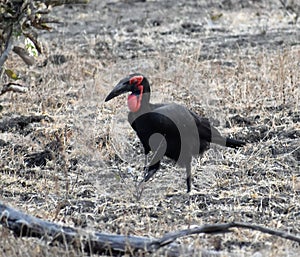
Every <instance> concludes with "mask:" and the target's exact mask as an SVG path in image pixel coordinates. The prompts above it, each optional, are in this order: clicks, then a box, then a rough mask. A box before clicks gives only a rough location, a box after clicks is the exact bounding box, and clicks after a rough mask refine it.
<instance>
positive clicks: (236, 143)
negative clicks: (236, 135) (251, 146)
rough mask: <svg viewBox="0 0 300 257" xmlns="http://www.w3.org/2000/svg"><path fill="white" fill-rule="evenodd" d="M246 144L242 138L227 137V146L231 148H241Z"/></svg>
mask: <svg viewBox="0 0 300 257" xmlns="http://www.w3.org/2000/svg"><path fill="white" fill-rule="evenodd" d="M244 145H246V143H245V142H243V141H240V140H236V139H232V138H228V137H227V138H226V146H227V147H231V148H239V147H242V146H244Z"/></svg>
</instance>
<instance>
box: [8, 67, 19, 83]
mask: <svg viewBox="0 0 300 257" xmlns="http://www.w3.org/2000/svg"><path fill="white" fill-rule="evenodd" d="M5 74H6V75H7V76H8V77H10V78H11V79H14V80H17V79H19V77H18V75H17V74H16V73H15V72H14V71H12V70H10V69H6V70H5Z"/></svg>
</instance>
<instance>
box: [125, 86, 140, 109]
mask: <svg viewBox="0 0 300 257" xmlns="http://www.w3.org/2000/svg"><path fill="white" fill-rule="evenodd" d="M138 89H139V90H140V93H139V94H138V95H137V94H134V93H132V94H130V95H129V96H128V98H127V104H128V108H129V110H130V111H131V112H137V111H138V110H139V109H140V108H141V103H142V98H143V86H142V85H139V86H138Z"/></svg>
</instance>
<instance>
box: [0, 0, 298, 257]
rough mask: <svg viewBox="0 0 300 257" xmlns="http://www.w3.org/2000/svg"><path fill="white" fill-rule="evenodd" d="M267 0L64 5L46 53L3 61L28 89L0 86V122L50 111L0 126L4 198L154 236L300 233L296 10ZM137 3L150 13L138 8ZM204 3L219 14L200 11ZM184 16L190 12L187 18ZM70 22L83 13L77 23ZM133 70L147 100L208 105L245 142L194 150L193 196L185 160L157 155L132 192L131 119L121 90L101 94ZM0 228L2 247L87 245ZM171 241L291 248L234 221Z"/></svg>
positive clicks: (38, 249)
mask: <svg viewBox="0 0 300 257" xmlns="http://www.w3.org/2000/svg"><path fill="white" fill-rule="evenodd" d="M224 2H227V1H224ZM229 2H231V1H229ZM245 2H248V1H245ZM249 3H250V2H249ZM272 3H273V2H272ZM272 3H270V4H269V6H264V4H262V3H261V2H260V1H257V3H256V5H251V4H249V6H248V7H246V8H242V7H240V6H239V5H238V4H236V5H234V7H232V8H231V9H226V6H225V7H224V6H223V9H221V8H219V7H218V6H217V4H215V5H213V6H206V7H205V8H207V9H205V8H204V7H203V8H201V6H200V7H199V6H193V4H195V3H194V2H192V1H191V2H189V1H187V2H186V4H185V5H184V6H181V5H180V3H178V4H173V5H170V6H167V5H168V4H167V1H166V2H165V3H164V4H162V6H161V10H162V11H161V12H162V13H163V14H164V15H161V14H160V15H159V16H157V12H154V11H153V10H155V9H157V6H156V4H157V3H154V2H152V1H150V2H149V1H148V2H147V1H146V2H144V3H142V2H138V3H135V4H133V5H131V6H130V8H131V9H130V10H131V11H133V12H134V13H136V14H137V15H136V16H134V17H131V18H128V16H126V15H125V13H126V10H128V8H129V4H128V3H127V2H126V1H117V2H111V3H109V2H106V1H103V2H102V1H101V3H98V2H91V4H90V5H89V8H90V9H89V8H82V7H76V8H82V9H80V12H81V14H79V13H80V12H76V9H75V10H72V12H69V11H68V9H60V10H59V12H58V13H59V14H60V15H62V17H65V24H64V26H58V27H57V28H56V29H57V32H54V33H53V35H52V36H49V34H48V35H45V36H44V38H45V39H47V43H48V53H46V54H45V55H44V56H40V57H39V58H38V59H37V64H36V65H35V66H34V67H33V68H30V69H28V68H27V67H24V66H23V64H22V62H21V61H20V60H18V59H16V58H9V59H8V61H7V66H8V67H13V68H14V70H16V71H18V76H19V77H20V79H21V80H22V82H24V83H25V84H26V85H28V92H27V93H26V94H16V93H13V92H7V93H6V94H3V95H1V96H0V97H1V98H0V108H1V112H0V115H1V124H3V123H4V122H7V124H14V123H13V122H12V121H14V120H18V119H20V118H21V117H34V116H43V117H47V118H45V119H40V120H32V122H28V123H26V124H24V126H15V125H14V126H10V127H8V129H5V130H2V131H1V134H0V158H1V162H0V198H1V200H2V201H3V202H5V203H8V204H11V205H12V206H14V207H16V208H20V209H22V210H23V211H25V212H27V213H29V214H31V215H34V216H37V217H40V218H43V219H46V220H50V221H55V222H62V223H64V224H67V225H70V226H77V227H81V228H84V229H93V230H98V231H103V232H109V233H120V234H124V235H136V236H147V237H156V238H160V237H161V236H162V235H164V234H165V233H166V232H170V231H175V230H180V229H185V228H190V227H193V226H195V225H201V224H214V223H224V222H232V221H240V222H248V223H254V224H260V225H263V226H266V227H269V228H273V229H279V230H283V231H286V232H290V233H293V234H295V235H299V233H300V226H299V219H300V204H299V203H300V201H299V194H300V171H299V158H300V157H299V156H300V155H299V152H300V150H299V145H300V142H299V121H300V118H299V115H300V114H299V88H300V87H299V81H300V77H299V76H300V72H299V69H300V63H299V60H300V48H299V29H298V30H297V28H298V27H299V21H298V23H296V24H294V23H290V22H289V19H290V16H289V15H287V14H286V13H285V10H283V9H279V6H274V4H272ZM203 5H205V4H203ZM265 5H267V4H265ZM142 8H147V10H148V11H147V12H146V13H145V12H142V11H140V12H138V10H141V9H142ZM167 10H168V11H167ZM205 10H208V11H209V10H217V11H218V12H221V13H222V17H221V18H220V20H217V21H214V22H213V23H209V22H207V21H205V19H207V18H208V17H209V15H208V14H207V13H206V12H205ZM91 12H93V15H94V16H93V17H92V16H91ZM198 12H199V13H200V14H201V15H200V14H199V13H198ZM74 13H78V15H74ZM82 13H83V14H82ZM146 14H147V15H148V16H147V15H146ZM175 14H176V15H177V16H175ZM116 16H118V17H119V20H118V21H115V17H116ZM172 17H177V19H175V18H174V19H173V18H172ZM186 17H192V18H193V19H192V21H193V22H191V21H189V25H188V24H187V18H186ZM203 17H204V18H205V19H204V18H203ZM245 17H247V18H245ZM74 20H77V21H80V22H79V24H77V27H76V26H75V25H73V24H74ZM95 24H100V25H98V26H96V25H95ZM101 24H102V25H101ZM141 24H142V25H143V26H142V25H141ZM197 24H198V25H197ZM249 24H256V25H255V26H250V25H249ZM99 26H100V27H99ZM297 26H298V27H297ZM115 28H118V31H117V32H116V30H115ZM83 30H85V32H84V33H81V34H80V33H79V32H78V31H81V32H82V31H83ZM55 35H56V36H55ZM57 35H60V36H61V35H64V37H60V36H57ZM49 37H50V38H49ZM151 49H152V50H151ZM59 56H60V57H61V56H63V59H62V58H60V57H59ZM58 57H59V58H58ZM57 60H60V61H57ZM61 60H64V61H61ZM133 71H139V72H142V73H144V74H145V75H146V76H147V77H148V78H149V79H150V81H151V83H152V84H153V94H152V99H153V101H154V102H160V101H164V102H171V101H175V102H179V103H182V104H185V105H187V106H188V107H189V108H192V109H194V110H195V111H197V112H198V113H203V114H204V115H206V116H207V117H210V118H211V119H212V121H213V122H214V124H215V125H216V126H218V128H219V130H220V131H222V133H224V134H228V135H229V134H231V135H234V136H236V137H238V138H241V139H244V140H246V141H247V142H249V144H248V145H247V146H246V147H245V148H243V149H241V150H239V151H233V150H227V149H222V148H219V147H213V149H211V150H209V151H208V152H207V153H206V154H205V155H204V156H203V158H202V159H201V160H194V162H193V163H194V167H193V173H194V179H193V188H195V190H194V191H193V192H192V194H190V195H187V194H185V181H184V176H185V174H184V172H183V171H182V170H181V169H179V168H178V167H175V166H173V164H172V163H170V162H169V161H168V160H166V161H165V162H164V165H163V167H162V170H161V171H160V172H158V173H157V175H156V176H155V178H154V179H153V180H152V181H150V182H149V183H147V184H146V186H145V188H144V191H143V194H142V196H141V199H140V200H139V201H137V200H136V197H135V193H136V185H137V183H138V181H139V179H140V178H141V175H142V174H141V172H140V170H141V168H142V166H143V152H142V148H141V146H140V143H139V141H138V139H137V138H136V136H135V134H134V132H133V131H132V130H131V128H130V127H129V124H128V123H127V108H125V105H124V103H125V99H124V101H122V100H120V102H114V103H112V104H104V103H103V100H104V98H105V96H106V94H107V92H109V91H110V89H111V88H112V87H113V86H114V85H115V83H116V82H117V81H118V80H119V79H120V78H121V77H123V76H124V75H126V74H128V73H130V72H133ZM1 78H2V82H3V83H2V84H4V83H8V81H7V78H6V77H5V76H4V75H2V77H1ZM36 157H43V158H41V159H39V158H37V159H36ZM41 164H43V165H41ZM0 234H1V236H0V242H1V243H0V255H1V256H18V255H24V252H26V254H28V255H29V256H41V255H44V256H57V255H58V254H59V255H62V256H79V255H80V256H82V255H83V253H82V252H78V251H77V250H76V249H75V250H74V249H73V248H64V247H61V246H56V247H52V246H51V247H50V246H49V245H47V244H46V243H45V242H43V241H39V240H36V239H27V240H24V239H18V238H14V237H13V236H12V235H11V234H10V233H9V232H8V231H7V230H5V229H3V228H1V230H0ZM178 242H179V243H180V244H182V245H185V246H188V247H191V248H195V249H199V252H200V251H201V250H202V249H208V250H216V251H219V252H221V253H224V255H229V256H253V255H254V254H257V255H258V256H259V254H260V255H262V256H297V255H298V252H299V245H298V244H296V243H293V242H290V241H288V240H284V239H279V238H277V237H274V236H268V235H265V234H262V233H260V232H253V231H248V230H238V229H236V230H235V232H234V233H230V234H224V235H222V236H220V235H194V236H191V237H186V238H183V239H179V240H178ZM16 246H18V247H16Z"/></svg>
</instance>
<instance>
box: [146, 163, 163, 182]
mask: <svg viewBox="0 0 300 257" xmlns="http://www.w3.org/2000/svg"><path fill="white" fill-rule="evenodd" d="M159 166H160V162H157V163H155V164H153V165H150V166H149V167H147V168H146V169H145V170H144V179H143V181H144V182H147V181H148V180H149V179H150V178H152V176H153V175H154V174H155V172H156V171H158V169H159Z"/></svg>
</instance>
